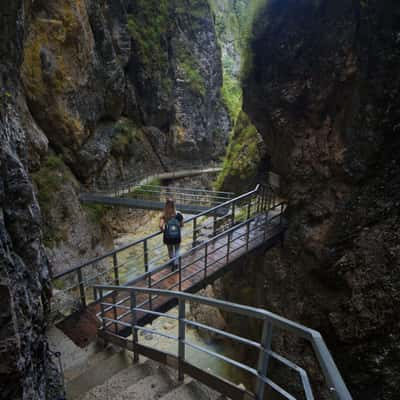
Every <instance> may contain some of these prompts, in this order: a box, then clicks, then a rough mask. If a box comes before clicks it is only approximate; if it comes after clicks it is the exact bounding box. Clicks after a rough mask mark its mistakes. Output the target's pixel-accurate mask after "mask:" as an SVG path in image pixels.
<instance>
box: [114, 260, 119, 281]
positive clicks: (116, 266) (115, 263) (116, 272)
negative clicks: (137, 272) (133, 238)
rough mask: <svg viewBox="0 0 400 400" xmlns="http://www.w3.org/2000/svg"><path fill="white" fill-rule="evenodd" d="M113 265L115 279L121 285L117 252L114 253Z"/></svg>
mask: <svg viewBox="0 0 400 400" xmlns="http://www.w3.org/2000/svg"><path fill="white" fill-rule="evenodd" d="M113 266H114V281H115V284H116V285H117V286H119V270H118V257H117V253H114V254H113Z"/></svg>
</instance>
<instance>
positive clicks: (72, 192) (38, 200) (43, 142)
mask: <svg viewBox="0 0 400 400" xmlns="http://www.w3.org/2000/svg"><path fill="white" fill-rule="evenodd" d="M0 17H1V24H0V37H1V39H2V41H1V45H0V50H1V53H0V55H1V58H0V60H1V61H0V82H1V83H0V139H1V150H0V210H1V212H0V259H1V269H0V301H1V306H0V355H1V356H2V358H3V361H4V362H2V363H1V365H0V398H1V399H3V398H4V399H7V400H10V399H29V400H34V399H45V398H47V399H53V398H57V395H58V394H57V393H58V386H59V381H58V378H57V373H56V372H54V367H53V364H52V362H51V359H50V358H49V356H48V353H47V341H46V337H45V328H46V324H47V322H46V321H47V317H48V314H49V303H50V295H51V289H50V278H49V273H50V270H52V271H53V272H60V271H61V270H62V269H65V268H67V267H68V266H70V265H74V264H75V263H76V262H77V261H78V260H81V259H82V258H88V257H90V256H93V255H95V254H99V253H101V252H104V250H105V248H107V246H108V245H109V244H110V235H109V232H108V230H107V227H105V226H104V224H103V215H104V212H105V210H104V209H103V208H101V207H82V206H81V205H80V203H79V199H78V194H79V192H80V191H81V190H82V188H84V187H85V185H87V184H91V183H93V182H95V181H96V182H99V181H101V182H105V181H106V182H114V181H115V180H119V179H121V178H124V177H131V176H133V175H136V176H140V175H143V174H148V173H154V172H159V171H163V170H166V169H173V168H177V167H178V166H180V165H185V164H189V163H190V164H191V165H192V164H193V162H196V163H198V164H207V163H209V162H213V161H216V160H218V158H219V157H220V156H221V155H222V154H223V151H224V147H225V142H226V140H227V137H228V134H229V131H230V125H231V122H230V119H229V116H228V112H227V109H226V107H225V105H224V103H223V101H222V98H221V93H220V92H221V87H222V78H223V77H222V67H221V55H220V47H219V44H218V42H217V37H216V32H215V28H214V22H213V16H212V13H211V9H210V6H209V4H208V1H207V0H185V1H184V0H174V1H149V0H146V1H143V0H129V1H128V0H102V1H94V0H67V1H62V0H55V1H51V2H48V1H42V0H39V1H34V2H28V1H22V0H21V1H19V0H17V1H12V2H8V3H4V2H2V4H1V5H0ZM49 259H50V260H51V263H49Z"/></svg>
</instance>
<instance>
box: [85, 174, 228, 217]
mask: <svg viewBox="0 0 400 400" xmlns="http://www.w3.org/2000/svg"><path fill="white" fill-rule="evenodd" d="M220 170H221V169H220V168H207V169H200V170H182V171H176V172H164V173H160V174H154V175H151V176H147V177H146V178H134V179H131V180H129V181H124V182H117V183H115V185H113V186H103V187H101V188H99V187H93V189H92V190H90V191H89V192H84V193H81V195H80V200H81V202H82V203H84V204H104V205H111V206H119V207H128V208H139V209H144V210H162V209H163V208H164V204H165V200H166V199H167V198H170V197H172V198H173V199H175V202H176V205H177V209H178V210H179V211H181V212H183V213H185V214H199V213H202V212H205V211H207V210H208V209H210V208H212V207H215V206H217V205H218V204H221V203H224V202H226V201H229V200H231V199H232V198H233V193H230V192H221V191H211V190H205V189H193V188H181V187H178V188H174V187H168V186H159V185H157V184H156V183H158V182H160V181H161V182H162V181H165V180H172V179H181V178H184V177H188V176H196V175H203V174H213V173H217V172H219V171H220ZM225 212H226V210H224V209H219V210H218V213H219V215H223V213H225Z"/></svg>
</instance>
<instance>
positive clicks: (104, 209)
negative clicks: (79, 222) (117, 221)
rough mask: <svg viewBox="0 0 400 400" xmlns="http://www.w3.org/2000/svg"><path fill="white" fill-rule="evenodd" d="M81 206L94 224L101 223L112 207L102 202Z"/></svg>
mask: <svg viewBox="0 0 400 400" xmlns="http://www.w3.org/2000/svg"><path fill="white" fill-rule="evenodd" d="M82 207H83V209H84V210H85V211H86V212H87V214H88V216H89V218H90V220H91V221H92V222H93V223H95V224H102V223H103V222H104V217H105V215H106V214H107V213H108V212H109V211H110V210H111V209H112V207H110V206H105V205H103V204H84V205H83V206H82Z"/></svg>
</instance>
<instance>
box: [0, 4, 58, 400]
mask: <svg viewBox="0 0 400 400" xmlns="http://www.w3.org/2000/svg"><path fill="white" fill-rule="evenodd" d="M23 11H24V4H23V2H22V1H13V2H8V3H4V2H3V3H2V4H1V6H0V14H1V16H2V23H1V25H0V36H1V38H2V41H1V44H0V59H1V60H2V62H1V65H0V82H1V91H0V140H1V147H0V304H1V307H0V357H1V360H2V361H1V364H0V398H1V399H7V400H9V399H27V400H28V399H29V400H36V399H45V398H55V397H56V396H58V395H59V394H60V381H59V378H58V376H57V372H56V370H55V368H54V365H53V363H52V361H51V359H50V357H49V355H48V352H47V340H46V337H45V327H46V318H47V315H48V311H49V298H50V281H49V270H48V262H47V258H46V255H45V252H44V247H43V241H42V232H41V216H40V210H39V206H38V203H37V199H36V197H35V194H34V190H33V186H32V182H31V179H30V178H29V173H28V166H29V162H28V151H27V150H28V147H29V146H28V143H29V139H30V138H29V133H28V131H27V126H26V125H25V122H26V121H28V120H29V119H31V116H30V115H29V112H28V109H27V107H26V104H25V102H24V97H23V92H22V89H21V85H20V82H19V76H18V68H19V65H20V64H21V61H22V45H23V37H24V28H25V23H26V21H24V19H23V14H24V13H23ZM25 11H28V10H26V9H25Z"/></svg>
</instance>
